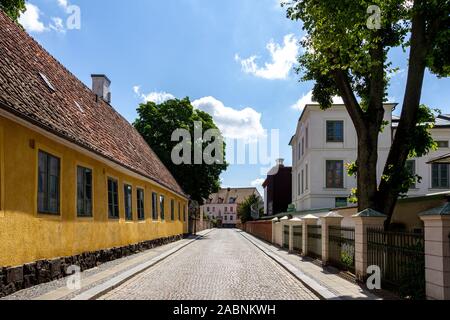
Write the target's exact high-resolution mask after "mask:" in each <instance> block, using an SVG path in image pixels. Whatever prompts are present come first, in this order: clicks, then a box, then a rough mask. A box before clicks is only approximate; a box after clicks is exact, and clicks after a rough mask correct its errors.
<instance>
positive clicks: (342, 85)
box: [333, 70, 365, 135]
mask: <svg viewBox="0 0 450 320" xmlns="http://www.w3.org/2000/svg"><path fill="white" fill-rule="evenodd" d="M333 78H334V80H335V82H336V86H337V88H338V89H339V92H340V94H341V97H342V99H343V100H344V103H345V107H346V109H347V112H348V113H349V115H350V117H351V118H352V121H353V124H354V125H355V128H356V131H357V133H358V135H359V134H360V132H361V131H362V130H364V128H365V121H364V112H363V111H362V109H361V106H360V105H359V103H358V100H357V99H356V96H355V93H354V92H353V90H352V87H351V86H350V81H349V79H348V75H347V74H346V73H345V72H344V71H342V70H335V71H334V72H333Z"/></svg>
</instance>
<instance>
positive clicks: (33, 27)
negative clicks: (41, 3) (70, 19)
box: [19, 0, 70, 33]
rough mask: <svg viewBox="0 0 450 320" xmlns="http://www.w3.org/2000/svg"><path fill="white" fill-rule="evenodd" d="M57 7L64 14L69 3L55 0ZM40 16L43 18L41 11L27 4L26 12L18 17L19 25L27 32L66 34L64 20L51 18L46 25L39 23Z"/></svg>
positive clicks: (63, 0)
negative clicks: (62, 10)
mask: <svg viewBox="0 0 450 320" xmlns="http://www.w3.org/2000/svg"><path fill="white" fill-rule="evenodd" d="M57 1H58V5H59V6H60V7H61V8H62V9H64V12H67V10H68V9H69V7H70V3H69V2H68V1H67V0H57ZM41 16H44V14H43V13H42V11H41V10H40V9H39V8H38V7H37V6H36V5H34V4H32V3H27V4H26V11H25V12H24V13H23V14H21V16H20V17H19V23H20V24H21V25H22V26H23V27H24V28H25V30H27V31H28V32H38V33H40V32H46V31H56V32H59V33H66V28H65V26H64V20H63V18H61V17H52V18H51V19H50V20H51V22H49V23H48V24H47V25H46V23H44V22H43V21H41Z"/></svg>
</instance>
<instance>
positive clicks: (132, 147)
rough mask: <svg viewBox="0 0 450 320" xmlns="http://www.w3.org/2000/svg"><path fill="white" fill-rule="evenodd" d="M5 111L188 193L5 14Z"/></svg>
mask: <svg viewBox="0 0 450 320" xmlns="http://www.w3.org/2000/svg"><path fill="white" fill-rule="evenodd" d="M39 73H42V74H44V75H45V76H46V77H47V78H48V79H49V81H50V82H51V84H52V85H53V86H54V87H55V91H52V90H51V89H50V88H49V87H48V86H47V85H46V83H45V81H44V80H43V79H42V77H41V76H40V74H39ZM77 104H78V105H79V106H80V107H81V109H80V108H79V107H78V106H77ZM0 107H1V108H2V109H4V110H6V111H8V112H10V113H13V114H15V115H16V116H19V117H21V118H22V119H25V120H27V121H29V122H31V123H33V124H35V125H38V126H40V127H42V128H44V129H46V130H48V131H50V132H52V133H54V134H57V135H58V136H60V137H63V138H65V139H67V140H69V141H71V142H73V143H76V144H78V145H80V146H82V147H84V148H85V149H88V150H89V151H92V152H95V153H96V154H98V155H100V156H102V157H104V158H106V159H108V160H110V161H114V162H115V163H117V164H119V165H121V166H123V167H125V168H127V169H129V170H132V171H133V172H135V173H138V174H140V175H142V176H144V177H147V178H149V179H151V180H154V181H156V182H158V183H160V184H161V185H163V186H165V187H167V188H169V189H170V190H172V191H174V192H176V193H178V194H180V195H183V196H184V195H185V194H184V192H183V190H182V189H181V187H180V186H179V184H178V183H177V182H176V180H175V179H174V177H173V176H172V174H171V173H170V172H169V171H168V170H167V168H166V167H165V166H164V165H163V163H162V162H161V161H160V160H159V158H158V157H157V155H156V154H155V153H154V152H153V150H152V149H151V148H150V147H149V146H148V144H147V143H146V142H145V140H144V139H143V138H142V137H141V135H140V134H139V133H138V132H137V131H136V130H135V129H134V127H133V126H132V125H131V124H130V123H129V122H128V121H127V120H125V119H124V118H123V117H122V116H121V115H120V114H119V113H118V112H116V111H115V110H114V109H113V108H112V107H111V106H110V105H109V104H108V103H106V102H104V101H103V100H101V99H99V101H98V102H97V101H96V95H95V94H94V93H93V92H92V91H91V90H90V89H89V88H88V87H86V86H85V85H84V84H83V83H82V82H81V81H80V80H78V79H77V78H76V77H75V76H74V75H73V74H72V73H70V72H69V71H68V70H67V69H66V68H65V67H64V66H62V65H61V64H60V63H59V62H58V61H57V60H56V59H54V58H53V57H52V56H51V55H50V54H49V53H48V52H47V51H45V50H44V49H43V48H42V47H41V46H40V45H39V44H38V43H37V42H36V41H35V40H34V39H33V38H31V37H30V36H29V35H28V34H27V33H26V32H25V31H23V30H22V29H20V28H19V27H18V26H17V25H16V24H14V23H13V22H12V21H11V20H10V19H9V18H8V17H7V16H6V15H5V14H4V13H3V12H2V11H1V10H0Z"/></svg>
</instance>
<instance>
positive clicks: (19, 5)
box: [0, 0, 26, 22]
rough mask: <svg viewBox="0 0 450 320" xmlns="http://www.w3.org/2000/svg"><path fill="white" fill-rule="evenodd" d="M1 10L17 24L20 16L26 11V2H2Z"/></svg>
mask: <svg viewBox="0 0 450 320" xmlns="http://www.w3.org/2000/svg"><path fill="white" fill-rule="evenodd" d="M0 9H1V10H3V11H4V12H5V13H6V14H7V15H8V16H9V17H10V18H11V19H12V20H13V21H14V22H17V21H18V19H19V17H20V14H21V13H23V12H25V10H26V8H25V0H0Z"/></svg>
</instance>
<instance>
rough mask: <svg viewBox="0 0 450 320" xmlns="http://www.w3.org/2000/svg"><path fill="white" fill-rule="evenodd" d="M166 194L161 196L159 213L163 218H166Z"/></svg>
mask: <svg viewBox="0 0 450 320" xmlns="http://www.w3.org/2000/svg"><path fill="white" fill-rule="evenodd" d="M164 214H165V212H164V196H160V197H159V215H160V216H161V220H164V219H165V217H164Z"/></svg>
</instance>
